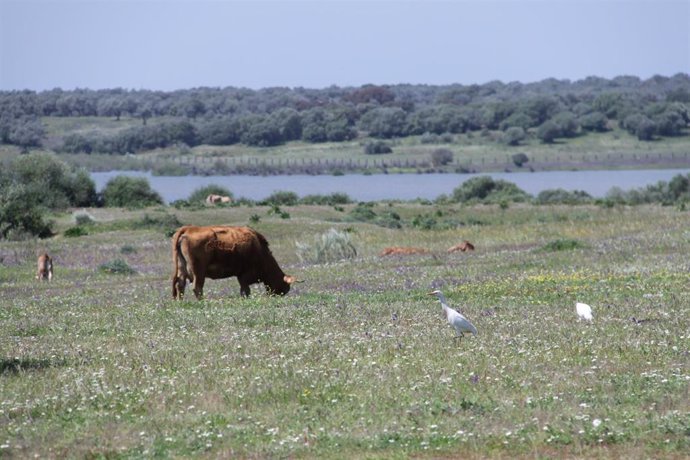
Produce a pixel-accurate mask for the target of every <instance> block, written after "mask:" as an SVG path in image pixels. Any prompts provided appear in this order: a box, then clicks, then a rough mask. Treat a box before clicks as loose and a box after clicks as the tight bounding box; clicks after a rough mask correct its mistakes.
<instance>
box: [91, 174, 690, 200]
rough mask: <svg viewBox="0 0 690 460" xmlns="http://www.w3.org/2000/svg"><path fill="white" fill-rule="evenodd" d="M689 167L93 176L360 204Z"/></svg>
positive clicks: (637, 177)
mask: <svg viewBox="0 0 690 460" xmlns="http://www.w3.org/2000/svg"><path fill="white" fill-rule="evenodd" d="M688 173H690V169H649V170H624V171H542V172H519V173H487V174H372V175H362V174H346V175H343V176H325V175H322V176H309V175H294V176H183V177H171V176H152V175H151V174H150V173H144V172H135V171H110V172H97V173H91V177H92V178H93V180H94V181H95V182H96V188H97V190H99V191H100V190H101V189H102V188H103V187H104V186H105V184H106V183H107V182H108V180H110V179H111V178H113V177H115V176H118V175H128V176H138V177H145V178H147V179H148V181H149V183H150V184H151V187H152V188H153V189H154V190H156V191H157V192H158V193H159V194H160V195H161V196H162V197H163V199H164V200H165V201H166V202H171V201H175V200H178V199H186V198H187V197H189V195H191V193H192V192H193V191H194V190H196V189H198V188H200V187H203V186H206V185H210V184H215V185H220V186H223V187H225V188H227V189H228V190H230V191H231V192H232V193H233V195H234V196H235V198H241V197H245V198H249V199H252V200H262V199H264V198H266V197H268V196H269V195H271V194H272V193H273V192H277V191H290V192H295V193H297V195H299V196H300V197H302V196H305V195H312V194H321V195H327V194H331V193H334V192H343V193H346V194H347V195H349V196H350V197H351V198H352V199H354V200H357V201H377V200H386V199H395V200H414V199H416V198H426V199H430V200H433V199H435V198H437V197H438V196H439V195H443V194H446V195H450V194H452V193H453V189H454V188H456V187H458V186H459V185H460V184H462V183H463V182H465V181H466V180H468V179H471V178H473V177H476V176H479V175H488V176H491V177H493V178H494V179H503V180H507V181H510V182H513V183H514V184H516V185H517V186H518V187H520V188H521V189H523V190H525V191H526V192H528V193H530V194H532V195H536V194H538V193H539V192H541V191H542V190H547V189H554V188H563V189H565V190H584V191H585V192H587V193H589V194H590V195H592V196H593V197H596V198H599V197H603V196H605V195H606V193H607V192H608V191H609V190H610V189H611V188H613V187H619V188H621V189H623V190H630V189H633V188H639V187H644V186H646V185H650V184H655V183H657V182H659V181H661V180H663V181H669V180H670V179H671V178H672V177H673V176H675V175H677V174H684V175H685V174H688Z"/></svg>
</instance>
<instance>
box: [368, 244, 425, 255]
mask: <svg viewBox="0 0 690 460" xmlns="http://www.w3.org/2000/svg"><path fill="white" fill-rule="evenodd" d="M428 252H429V251H427V250H426V249H424V248H411V247H402V246H391V247H389V248H384V249H383V251H381V253H380V254H379V255H380V256H392V255H410V254H427V253H428Z"/></svg>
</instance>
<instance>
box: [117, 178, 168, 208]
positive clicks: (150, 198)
mask: <svg viewBox="0 0 690 460" xmlns="http://www.w3.org/2000/svg"><path fill="white" fill-rule="evenodd" d="M162 203H163V199H162V198H161V196H160V195H159V194H158V193H157V192H156V191H154V190H152V189H151V186H150V185H149V181H148V180H146V178H144V177H128V176H116V177H114V178H112V179H110V180H109V181H108V183H107V184H106V185H105V187H104V188H103V204H104V205H105V206H106V207H128V208H143V207H146V206H152V205H156V204H162Z"/></svg>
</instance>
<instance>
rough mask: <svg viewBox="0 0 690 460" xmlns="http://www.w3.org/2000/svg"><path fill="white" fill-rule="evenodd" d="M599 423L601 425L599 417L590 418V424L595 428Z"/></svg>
mask: <svg viewBox="0 0 690 460" xmlns="http://www.w3.org/2000/svg"><path fill="white" fill-rule="evenodd" d="M599 425H601V419H598V418H595V419H594V420H592V426H593V427H594V428H597V427H598V426H599Z"/></svg>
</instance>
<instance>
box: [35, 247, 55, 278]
mask: <svg viewBox="0 0 690 460" xmlns="http://www.w3.org/2000/svg"><path fill="white" fill-rule="evenodd" d="M36 265H37V266H38V270H37V271H36V279H37V280H41V281H45V280H48V281H52V280H53V259H51V258H50V256H49V255H48V254H47V253H45V252H44V253H43V254H41V255H40V256H38V261H37V263H36Z"/></svg>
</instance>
